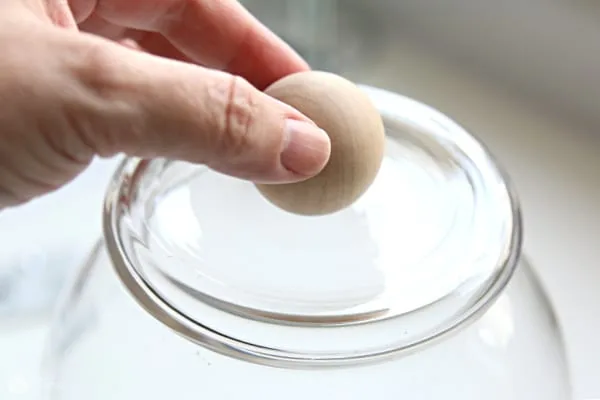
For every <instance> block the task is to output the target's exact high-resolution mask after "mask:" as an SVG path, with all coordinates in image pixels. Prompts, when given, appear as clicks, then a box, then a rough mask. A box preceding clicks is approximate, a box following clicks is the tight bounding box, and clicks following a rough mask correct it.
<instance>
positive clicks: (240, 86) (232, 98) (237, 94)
mask: <svg viewBox="0 0 600 400" xmlns="http://www.w3.org/2000/svg"><path fill="white" fill-rule="evenodd" d="M256 96H257V95H256V93H255V90H254V88H253V86H252V85H251V84H250V83H248V82H247V81H246V80H244V79H243V78H241V77H237V76H233V77H231V78H229V80H228V82H227V84H226V88H225V102H224V105H223V113H222V114H223V120H222V123H221V126H222V131H221V132H222V135H221V136H222V137H221V143H222V150H223V151H224V153H225V155H226V156H227V157H229V158H231V157H233V158H235V157H236V156H239V155H241V154H242V153H244V152H245V151H246V150H247V149H248V147H249V146H250V145H251V143H250V141H251V130H252V126H253V124H254V121H255V119H256V111H257V104H258V99H257V98H256Z"/></svg>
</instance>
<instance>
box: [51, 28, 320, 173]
mask: <svg viewBox="0 0 600 400" xmlns="http://www.w3.org/2000/svg"><path fill="white" fill-rule="evenodd" d="M77 37H78V38H84V39H85V40H78V41H77V42H76V43H72V44H70V46H71V48H70V49H65V51H64V52H61V54H68V55H69V56H65V57H67V58H66V59H65V65H67V66H68V70H69V74H70V75H71V76H75V77H76V78H77V79H76V80H75V81H74V82H75V83H74V84H75V85H77V87H74V88H71V90H69V91H65V90H63V91H62V92H61V93H63V94H65V95H66V94H67V93H68V94H69V96H71V97H70V98H67V99H66V100H65V101H66V103H68V104H72V105H73V110H72V112H71V113H70V114H71V118H75V119H76V122H74V123H72V125H73V126H76V127H78V129H77V133H76V134H77V135H81V137H82V140H83V141H84V142H86V143H89V144H91V146H92V147H94V148H95V149H96V150H97V152H98V153H99V154H100V155H112V154H115V153H118V152H125V153H127V154H129V155H135V156H140V157H167V158H173V159H181V160H185V161H190V162H197V163H204V164H206V165H208V166H209V167H211V168H213V169H216V170H218V171H220V172H223V173H226V174H229V175H233V176H237V177H240V178H243V179H250V180H253V181H256V182H294V181H299V180H303V179H306V178H308V177H310V176H313V175H315V174H316V173H318V172H319V171H320V170H321V169H322V168H323V167H324V165H325V164H326V162H327V160H328V158H329V151H330V143H329V139H328V137H327V135H326V134H325V132H323V131H322V130H320V129H319V128H317V127H316V126H315V125H314V124H313V123H312V122H311V121H310V120H309V119H308V118H306V117H305V116H303V115H302V114H301V113H299V112H298V111H296V110H294V109H292V108H291V107H289V106H286V105H284V104H282V103H280V102H278V101H277V100H275V99H273V98H271V97H269V96H267V95H265V94H264V93H262V92H260V91H258V90H257V89H256V88H254V87H253V86H252V85H250V84H249V83H248V82H247V81H245V80H243V79H242V78H239V77H234V76H233V75H230V74H227V73H224V72H221V71H215V70H210V69H205V68H202V67H199V66H195V65H191V64H187V63H182V62H178V61H173V60H167V59H164V58H159V57H155V56H152V55H150V54H147V53H142V52H137V51H133V50H130V49H127V48H125V47H123V46H119V45H117V44H114V43H112V42H109V41H106V40H103V39H99V38H95V37H91V36H85V35H78V36H77Z"/></svg>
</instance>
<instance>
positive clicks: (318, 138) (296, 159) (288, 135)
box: [281, 119, 331, 176]
mask: <svg viewBox="0 0 600 400" xmlns="http://www.w3.org/2000/svg"><path fill="white" fill-rule="evenodd" d="M284 140H285V142H284V146H283V151H282V152H281V163H282V164H283V166H284V167H285V168H287V169H289V170H290V171H292V172H295V173H296V174H299V175H303V176H313V175H316V174H317V173H319V172H320V171H321V169H323V167H324V166H325V164H327V161H328V160H329V153H330V151H331V142H330V140H329V136H327V133H325V131H324V130H322V129H320V128H319V127H317V126H316V125H314V124H312V123H310V122H303V121H297V120H293V119H288V120H287V121H286V124H285V139H284Z"/></svg>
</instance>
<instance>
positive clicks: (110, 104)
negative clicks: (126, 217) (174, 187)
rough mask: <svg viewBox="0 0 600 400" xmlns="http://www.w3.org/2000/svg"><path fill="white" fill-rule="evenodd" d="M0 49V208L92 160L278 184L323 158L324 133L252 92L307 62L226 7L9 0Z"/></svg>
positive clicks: (216, 2) (1, 16)
mask: <svg viewBox="0 0 600 400" xmlns="http://www.w3.org/2000/svg"><path fill="white" fill-rule="evenodd" d="M0 48H1V49H2V57H0V104H1V108H0V209H2V208H3V207H7V206H14V205H18V204H21V203H24V202H27V201H29V200H31V199H33V198H35V197H37V196H40V195H42V194H44V193H47V192H50V191H53V190H55V189H57V188H59V187H60V186H62V185H63V184H65V183H66V182H68V181H70V180H71V179H73V178H74V177H75V176H77V175H78V174H79V173H80V172H81V171H82V170H83V169H85V167H86V166H87V165H88V164H89V163H90V162H91V160H92V159H93V157H94V156H101V157H110V156H113V155H116V154H119V153H125V154H127V155H130V156H137V157H143V158H152V157H165V158H171V159H178V160H183V161H189V162H194V163H202V164H206V165H207V166H209V167H210V168H213V169H215V170H217V171H219V172H222V173H226V174H229V175H232V176H236V177H239V178H243V179H249V180H253V181H256V182H282V183H283V182H294V181H299V180H303V179H306V178H308V177H310V176H313V175H315V174H317V173H318V172H319V171H320V170H321V169H322V168H323V166H324V165H325V163H326V162H327V159H328V157H329V151H330V143H329V139H328V138H327V135H326V134H325V133H324V132H323V131H321V130H320V129H318V128H317V127H316V126H315V125H314V124H312V122H311V121H310V120H309V119H308V118H307V117H305V116H303V115H302V114H301V113H299V112H298V111H296V110H294V109H292V108H291V107H289V106H286V105H284V104H282V103H280V102H278V101H277V100H275V99H273V98H271V97H269V96H267V95H265V94H264V93H262V92H261V91H260V90H262V89H264V88H265V87H266V86H268V85H269V84H270V83H272V82H274V81H275V80H277V79H279V78H281V77H283V76H285V75H287V74H290V73H293V72H296V71H302V70H306V69H308V68H309V67H308V65H307V64H306V63H305V62H304V61H303V60H302V59H301V58H300V57H299V56H298V55H296V54H295V53H294V52H293V51H292V50H291V49H290V48H289V47H288V46H287V45H285V44H284V43H283V42H282V41H281V40H280V39H278V38H277V37H276V36H275V35H274V34H273V33H271V32H270V31H268V30H267V29H266V28H265V27H264V26H262V25H261V24H260V23H259V22H258V21H257V20H256V19H254V18H253V17H252V16H251V15H250V14H249V13H248V12H247V11H246V10H245V9H244V8H243V7H242V6H240V5H239V4H238V3H237V2H236V1H234V0H68V1H67V0H3V1H2V4H1V5H0ZM237 76H240V77H237Z"/></svg>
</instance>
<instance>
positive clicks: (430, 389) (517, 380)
mask: <svg viewBox="0 0 600 400" xmlns="http://www.w3.org/2000/svg"><path fill="white" fill-rule="evenodd" d="M406 329H407V330H408V329H410V326H407V327H406ZM400 334H401V333H400ZM48 350H49V352H48V354H47V357H48V358H47V360H46V365H45V376H46V382H45V384H46V393H45V395H46V396H47V397H46V399H52V400H80V399H87V400H106V399H111V400H131V399H146V400H162V399H170V398H176V399H178V400H187V399H189V400H196V399H198V398H208V399H241V398H244V399H281V398H287V399H299V400H300V399H306V398H312V399H330V398H340V399H341V398H343V399H349V400H352V399H357V400H358V399H361V400H363V399H366V398H369V396H373V398H376V399H399V398H408V399H422V400H439V399H457V400H458V399H460V400H471V399H472V400H481V399H486V400H506V399H511V400H531V399H544V400H566V399H570V392H569V382H568V374H567V369H566V364H565V358H564V354H563V348H562V343H561V338H560V331H559V327H558V325H557V322H556V319H555V318H554V315H553V313H552V311H551V306H550V304H549V302H548V300H547V299H546V296H545V294H544V292H543V290H542V289H541V288H540V286H539V284H538V281H537V279H536V277H535V276H534V275H533V273H532V270H531V269H530V266H529V265H528V264H527V262H526V261H525V260H523V261H522V262H521V263H520V265H519V266H518V268H517V271H516V273H515V275H514V276H513V279H512V281H511V283H510V284H509V286H508V287H507V288H506V290H505V291H504V292H503V293H502V295H500V297H499V298H498V299H497V301H496V302H495V304H494V305H493V306H492V307H491V308H489V309H488V311H487V312H486V313H485V314H484V315H482V316H481V317H480V318H479V319H478V320H477V321H476V322H474V323H472V324H471V325H469V326H466V327H464V328H463V329H461V330H460V331H459V332H457V333H455V334H453V335H451V336H448V337H446V338H445V339H444V340H441V341H438V342H437V343H436V344H431V345H429V346H427V347H425V348H423V349H422V350H420V351H418V352H414V353H409V354H407V355H405V356H403V357H402V358H399V359H396V360H393V361H388V362H382V363H379V364H372V365H363V366H354V367H351V366H350V367H337V368H333V369H304V370H297V369H285V368H274V367H269V366H262V365H258V364H253V363H248V362H246V361H242V360H239V359H235V358H232V357H228V356H225V355H222V354H219V353H216V352H213V351H211V350H209V349H207V348H206V347H203V346H201V345H198V344H195V343H192V342H190V341H188V340H186V339H185V338H182V337H181V336H179V335H177V334H175V333H174V332H173V331H172V330H171V329H170V328H169V327H167V326H165V325H163V324H162V323H160V322H158V321H157V320H155V319H154V318H152V317H151V316H150V315H149V314H148V313H147V312H146V311H144V310H143V309H142V308H141V307H140V306H139V305H138V304H137V303H136V302H135V300H134V299H133V298H132V297H131V296H130V295H129V293H128V292H127V291H126V290H125V289H124V288H123V286H122V285H121V284H120V280H119V278H118V276H117V275H116V274H115V272H114V269H113V266H112V262H111V259H110V256H109V255H108V253H107V251H106V247H105V246H104V243H100V244H99V246H98V247H97V248H96V249H95V251H94V253H93V254H92V256H91V258H90V259H89V261H88V263H87V264H86V265H85V266H84V267H83V268H82V270H81V271H80V273H79V275H78V276H77V278H76V279H75V281H74V282H73V285H72V287H71V290H70V291H69V294H68V297H67V299H66V301H65V303H64V306H63V307H62V309H61V311H60V313H59V315H58V318H57V321H56V325H55V329H54V331H53V334H52V336H51V338H50V347H49V349H48Z"/></svg>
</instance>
